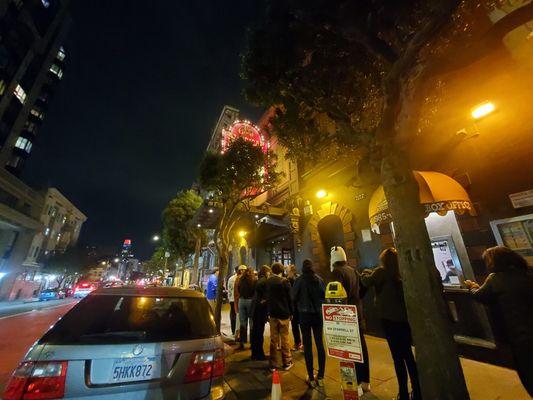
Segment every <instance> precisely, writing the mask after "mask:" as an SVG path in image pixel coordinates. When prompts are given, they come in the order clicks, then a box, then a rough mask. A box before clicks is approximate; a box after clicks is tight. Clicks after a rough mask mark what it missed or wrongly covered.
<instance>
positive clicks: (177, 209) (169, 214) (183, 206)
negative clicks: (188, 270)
mask: <svg viewBox="0 0 533 400" xmlns="http://www.w3.org/2000/svg"><path fill="white" fill-rule="evenodd" d="M201 205H202V198H201V197H200V196H198V195H197V194H196V193H195V192H194V191H193V190H184V191H180V192H178V194H177V196H176V197H175V198H173V199H172V200H171V201H170V202H169V203H168V205H167V206H166V207H165V209H164V210H163V214H162V219H163V243H164V244H165V247H167V249H168V250H169V251H170V252H171V253H173V254H175V255H176V257H177V258H178V259H180V260H181V261H182V262H183V261H184V260H186V259H187V258H188V257H189V256H190V255H191V254H194V261H193V277H197V276H198V260H199V258H200V251H201V245H202V242H205V233H204V231H203V229H200V228H198V227H197V226H195V225H194V224H193V223H192V219H193V217H194V215H195V214H196V211H197V210H198V208H199V207H200V206H201Z"/></svg>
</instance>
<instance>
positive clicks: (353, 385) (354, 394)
mask: <svg viewBox="0 0 533 400" xmlns="http://www.w3.org/2000/svg"><path fill="white" fill-rule="evenodd" d="M347 303H348V295H347V293H346V289H344V286H342V283H340V282H337V281H334V282H330V283H328V285H327V286H326V296H325V304H347ZM323 318H325V317H324V316H323ZM324 335H326V332H325V331H324ZM339 370H340V378H341V390H342V395H343V399H344V400H358V399H359V393H358V389H357V376H356V373H355V364H354V362H353V361H345V360H341V361H340V362H339Z"/></svg>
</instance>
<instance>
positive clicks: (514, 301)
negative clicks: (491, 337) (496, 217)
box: [465, 246, 533, 397]
mask: <svg viewBox="0 0 533 400" xmlns="http://www.w3.org/2000/svg"><path fill="white" fill-rule="evenodd" d="M483 260H484V261H485V264H486V265H487V268H488V270H489V272H490V275H489V276H488V277H487V279H486V280H485V282H484V283H483V284H482V285H481V286H480V285H478V284H477V283H475V282H472V281H469V280H467V281H465V285H466V286H467V287H468V288H469V290H470V292H471V293H472V296H473V297H474V298H475V299H476V300H478V301H480V302H482V303H484V304H486V305H488V306H489V309H490V311H491V316H492V317H493V321H494V327H495V328H496V332H497V334H498V339H499V340H502V341H505V342H507V343H508V344H509V345H510V347H511V353H512V355H513V361H514V364H515V369H516V372H517V373H518V376H519V377H520V381H521V382H522V385H524V387H525V389H526V390H527V392H528V393H529V395H530V396H532V397H533V312H532V310H533V273H532V270H531V268H528V265H527V261H526V260H525V259H524V258H523V257H522V256H521V255H520V254H518V253H516V252H514V251H513V250H511V249H509V248H507V247H505V246H496V247H491V248H489V249H487V250H485V252H484V253H483Z"/></svg>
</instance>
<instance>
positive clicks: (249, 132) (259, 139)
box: [221, 120, 268, 153]
mask: <svg viewBox="0 0 533 400" xmlns="http://www.w3.org/2000/svg"><path fill="white" fill-rule="evenodd" d="M237 138H243V139H244V140H246V141H249V142H252V143H253V144H255V145H256V146H260V147H261V149H262V150H263V153H266V152H267V151H268V141H267V140H265V137H264V136H263V135H262V134H261V130H260V129H259V128H258V127H257V126H256V125H254V124H252V123H251V122H250V121H240V120H237V121H235V122H234V123H233V125H231V126H230V127H229V128H228V129H223V130H222V143H221V144H222V146H221V147H222V153H224V152H225V151H226V150H227V149H228V147H229V145H230V143H231V142H232V141H234V140H235V139H237Z"/></svg>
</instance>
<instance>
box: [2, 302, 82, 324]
mask: <svg viewBox="0 0 533 400" xmlns="http://www.w3.org/2000/svg"><path fill="white" fill-rule="evenodd" d="M73 303H75V302H70V303H65V304H58V305H56V306H51V307H42V308H36V309H33V310H30V311H23V312H21V313H18V314H12V315H5V316H3V317H0V320H2V319H7V318H12V317H20V316H21V315H25V314H31V313H33V312H35V311H43V310H53V309H54V308H59V307H65V306H68V305H71V304H73Z"/></svg>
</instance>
